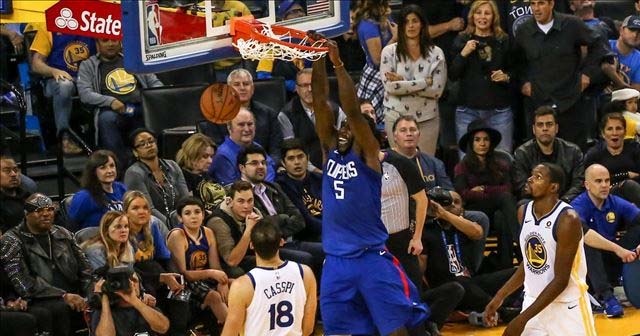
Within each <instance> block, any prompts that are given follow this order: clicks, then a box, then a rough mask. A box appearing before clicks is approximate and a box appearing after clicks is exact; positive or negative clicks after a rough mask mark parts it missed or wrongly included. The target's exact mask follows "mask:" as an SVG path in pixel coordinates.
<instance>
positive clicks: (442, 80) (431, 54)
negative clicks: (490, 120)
mask: <svg viewBox="0 0 640 336" xmlns="http://www.w3.org/2000/svg"><path fill="white" fill-rule="evenodd" d="M380 74H381V76H382V82H383V83H384V96H385V99H384V103H383V104H384V122H385V129H386V132H387V134H393V130H392V128H393V123H394V122H395V121H396V119H398V117H400V116H405V115H412V116H415V117H416V120H417V121H418V128H420V134H421V135H420V139H419V141H418V147H419V148H420V150H421V151H422V152H425V153H428V154H430V155H434V154H435V152H436V144H437V142H438V132H439V130H440V114H439V111H438V98H440V96H441V95H442V91H443V90H444V87H445V85H446V82H447V66H446V62H445V59H444V53H443V52H442V50H441V49H440V48H438V47H437V46H435V45H434V44H433V43H432V42H431V39H430V38H429V30H428V25H427V21H426V20H425V19H424V17H423V16H422V11H421V9H420V7H418V6H416V5H408V6H405V7H403V8H402V11H401V12H400V23H399V25H398V42H397V43H392V44H389V45H387V46H386V47H384V49H382V57H381V63H380ZM389 142H390V145H391V146H392V147H393V146H394V145H395V144H394V142H393V137H389Z"/></svg>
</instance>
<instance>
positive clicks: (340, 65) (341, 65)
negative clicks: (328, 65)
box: [333, 61, 344, 69]
mask: <svg viewBox="0 0 640 336" xmlns="http://www.w3.org/2000/svg"><path fill="white" fill-rule="evenodd" d="M342 67H344V62H342V61H340V64H338V65H335V64H334V65H333V68H334V69H337V68H342Z"/></svg>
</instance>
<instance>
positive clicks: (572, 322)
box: [522, 294, 596, 336]
mask: <svg viewBox="0 0 640 336" xmlns="http://www.w3.org/2000/svg"><path fill="white" fill-rule="evenodd" d="M534 300H535V298H533V297H530V296H526V295H525V297H524V301H523V303H522V310H523V311H524V310H525V309H527V307H529V306H530V305H531V304H532V303H533V301H534ZM522 335H526V336H542V335H550V336H553V335H558V336H565V335H572V336H574V335H575V336H582V335H585V336H595V335H596V327H595V325H594V322H593V314H592V313H591V303H589V299H588V298H587V295H586V294H585V295H583V296H582V297H581V298H580V299H577V300H575V301H571V302H552V303H550V304H549V305H548V306H547V307H546V308H545V309H543V310H542V311H541V312H540V313H538V315H536V316H534V317H533V318H532V319H531V320H529V322H527V325H526V326H525V327H524V331H523V332H522Z"/></svg>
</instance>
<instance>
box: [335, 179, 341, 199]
mask: <svg viewBox="0 0 640 336" xmlns="http://www.w3.org/2000/svg"><path fill="white" fill-rule="evenodd" d="M343 183H344V181H340V180H334V181H333V193H334V194H335V195H336V199H344V188H343V187H342V184H343Z"/></svg>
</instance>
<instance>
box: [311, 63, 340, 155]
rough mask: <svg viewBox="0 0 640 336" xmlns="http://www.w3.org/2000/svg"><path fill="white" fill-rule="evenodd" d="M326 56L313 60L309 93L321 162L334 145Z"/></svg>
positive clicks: (333, 121) (333, 119) (334, 133)
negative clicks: (321, 155) (320, 150)
mask: <svg viewBox="0 0 640 336" xmlns="http://www.w3.org/2000/svg"><path fill="white" fill-rule="evenodd" d="M325 59H326V57H322V58H320V59H319V60H317V61H315V62H313V66H312V69H313V72H312V74H311V78H312V79H313V80H312V81H311V94H312V95H313V111H314V113H315V116H316V132H317V133H318V138H320V144H321V145H322V154H323V162H324V161H326V153H327V151H328V150H329V149H333V148H335V147H336V128H335V124H336V121H335V117H334V115H333V112H332V111H331V107H330V106H329V103H328V97H329V80H328V79H327V68H326V65H325V62H326V61H325Z"/></svg>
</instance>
